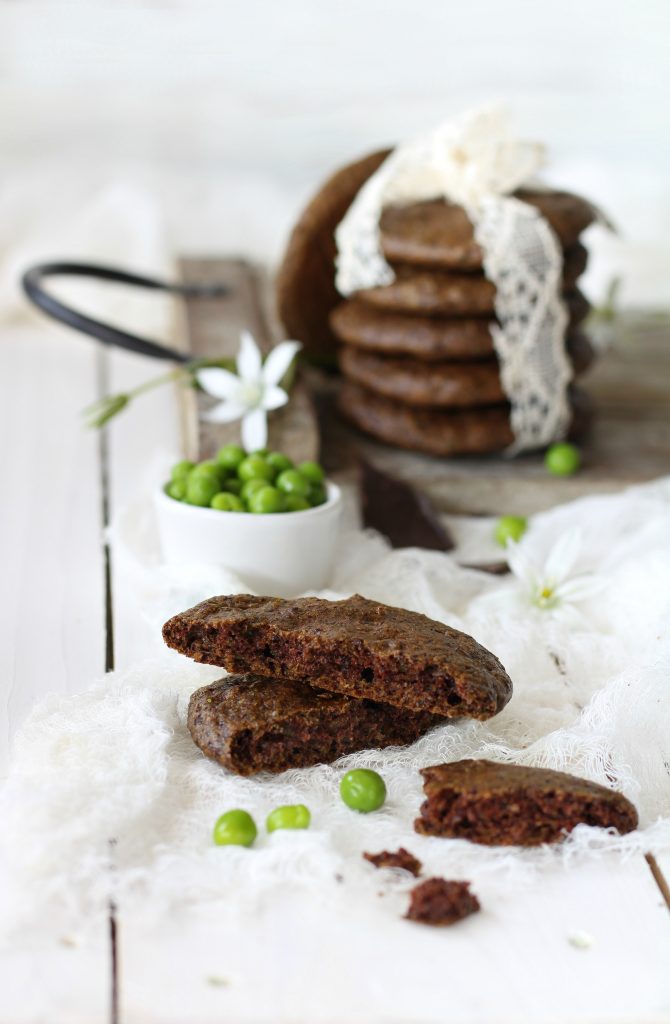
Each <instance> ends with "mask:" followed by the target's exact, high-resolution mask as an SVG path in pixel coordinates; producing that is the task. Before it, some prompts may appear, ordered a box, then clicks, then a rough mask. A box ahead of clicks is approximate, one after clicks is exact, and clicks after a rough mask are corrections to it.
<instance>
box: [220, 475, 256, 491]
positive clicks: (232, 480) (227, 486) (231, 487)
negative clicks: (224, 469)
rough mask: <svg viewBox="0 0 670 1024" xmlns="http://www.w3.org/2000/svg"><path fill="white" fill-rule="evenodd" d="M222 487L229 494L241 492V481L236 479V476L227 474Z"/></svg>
mask: <svg viewBox="0 0 670 1024" xmlns="http://www.w3.org/2000/svg"><path fill="white" fill-rule="evenodd" d="M263 482H265V481H263ZM223 489H224V491H228V492H229V493H230V494H241V492H242V481H241V480H238V479H237V477H236V476H229V477H228V479H227V480H224V481H223Z"/></svg>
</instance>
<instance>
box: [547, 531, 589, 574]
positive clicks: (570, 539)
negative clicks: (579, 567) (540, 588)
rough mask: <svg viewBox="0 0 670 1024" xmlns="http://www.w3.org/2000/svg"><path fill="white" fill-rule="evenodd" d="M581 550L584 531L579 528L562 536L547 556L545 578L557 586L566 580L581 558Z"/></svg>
mask: <svg viewBox="0 0 670 1024" xmlns="http://www.w3.org/2000/svg"><path fill="white" fill-rule="evenodd" d="M581 549H582V531H581V530H580V529H579V527H575V528H574V529H572V530H568V531H567V532H566V533H563V534H561V536H560V537H559V538H558V540H557V541H556V543H555V544H554V546H553V548H552V549H551V551H550V552H549V554H548V555H547V561H546V562H545V565H544V570H543V577H544V578H545V579H547V580H549V581H551V582H552V583H555V584H556V583H561V582H562V581H563V580H566V579H567V578H568V577H569V576H570V573H571V572H572V569H573V567H574V564H575V562H576V561H577V559H578V558H579V553H580V551H581Z"/></svg>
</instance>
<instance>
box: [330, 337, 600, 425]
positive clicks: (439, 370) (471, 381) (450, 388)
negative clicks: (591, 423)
mask: <svg viewBox="0 0 670 1024" xmlns="http://www.w3.org/2000/svg"><path fill="white" fill-rule="evenodd" d="M574 347H575V349H576V356H577V359H578V363H579V372H580V373H581V372H583V370H584V369H585V368H586V367H587V366H589V365H590V362H591V358H592V355H593V352H592V349H591V346H590V345H589V342H588V340H587V339H586V338H584V337H583V336H582V337H581V338H578V339H577V341H576V342H575V346H574ZM568 351H569V354H570V345H568ZM339 363H340V369H341V370H342V373H343V374H344V375H345V377H348V378H349V379H350V380H353V381H356V382H358V383H359V384H362V385H363V387H365V388H368V389H369V390H370V391H373V392H374V393H375V394H378V395H386V396H387V397H388V398H394V399H397V400H398V401H399V402H406V403H407V404H408V405H420V406H428V407H434V408H437V409H440V408H441V409H449V408H470V407H472V406H477V405H496V404H500V403H502V402H506V401H507V396H506V394H505V392H504V390H503V386H502V382H501V380H500V368H499V366H498V362H497V360H495V359H486V360H480V361H479V362H472V363H466V362H463V361H460V362H440V363H427V362H425V361H424V360H420V359H411V358H408V359H393V358H389V357H388V356H383V355H377V354H376V353H374V352H365V351H364V350H363V349H358V348H355V347H353V346H348V345H346V346H344V347H343V348H342V349H341V350H340V353H339ZM573 372H577V367H575V365H574V362H573Z"/></svg>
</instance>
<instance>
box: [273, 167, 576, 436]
mask: <svg viewBox="0 0 670 1024" xmlns="http://www.w3.org/2000/svg"><path fill="white" fill-rule="evenodd" d="M388 155H389V154H388V152H382V153H376V154H373V155H372V156H370V157H366V158H365V159H364V160H361V161H359V162H358V163H356V164H352V165H350V166H349V167H346V168H344V169H343V170H342V171H340V172H339V173H338V174H336V175H335V176H334V177H333V178H331V179H330V181H328V182H327V183H326V184H325V186H324V187H323V188H322V190H321V191H320V192H319V193H318V194H317V195H316V196H315V198H314V199H313V200H312V202H311V204H310V205H309V207H308V208H307V209H306V210H305V212H304V214H303V216H302V217H301V219H300V221H299V223H298V225H297V226H296V229H295V231H294V233H293V236H292V238H291V241H290V243H289V247H288V250H287V253H286V256H285V259H284V263H283V265H282V268H281V270H280V275H279V278H278V301H279V309H280V314H281V316H282V319H283V321H284V324H285V327H286V329H287V331H288V332H289V335H290V336H291V337H298V338H300V339H301V340H302V341H303V343H304V346H305V349H306V351H307V352H312V353H314V354H316V355H318V356H320V357H323V356H325V355H327V354H328V353H332V352H333V351H334V350H335V349H337V354H338V361H339V366H340V369H341V371H342V374H343V377H344V381H343V384H342V387H341V389H340V394H339V407H340V410H341V412H342V413H343V415H344V416H345V417H346V418H347V419H348V420H349V421H350V422H352V423H353V424H354V425H355V426H357V427H358V428H359V429H360V430H362V431H364V432H366V433H368V434H371V435H373V436H375V437H377V438H378V439H380V440H382V441H385V442H387V443H389V444H393V445H397V446H399V447H404V448H409V449H414V450H417V451H423V452H428V453H430V454H433V455H442V456H451V455H461V454H478V453H485V452H494V451H499V450H502V449H504V448H507V447H508V446H509V445H511V444H512V443H513V442H514V441H515V436H514V433H513V430H512V426H511V423H510V406H509V402H508V396H507V394H506V393H505V390H504V388H503V385H502V382H501V376H500V367H499V363H498V359H497V357H496V353H495V348H494V337H493V330H492V329H493V328H494V327H495V326H496V324H497V320H496V312H495V307H496V287H495V285H494V284H493V282H492V281H490V280H488V279H487V277H486V276H485V273H484V269H483V265H484V258H485V256H484V252H483V250H482V248H481V246H480V245H479V244H478V243H477V241H476V240H475V231H474V227H473V224H472V222H471V220H470V219H469V217H468V214H467V213H466V211H465V209H464V208H463V207H462V206H459V205H457V204H455V203H451V202H448V201H446V200H444V199H433V200H427V201H422V202H414V203H408V204H402V205H400V204H396V205H393V204H391V205H388V206H386V207H385V208H384V209H383V212H382V215H381V219H380V221H379V236H380V244H381V252H382V254H383V257H384V259H385V260H386V261H387V262H388V264H389V265H390V267H391V268H392V270H393V273H394V275H395V280H393V281H392V282H391V283H389V284H385V285H381V286H378V287H371V288H364V289H361V290H358V291H356V292H354V293H353V294H350V295H349V296H348V297H347V298H344V299H343V297H342V296H341V295H339V294H338V292H337V290H336V287H335V263H336V247H335V241H334V234H335V231H336V229H337V225H338V223H339V221H340V220H341V219H342V218H343V217H344V215H345V214H346V212H347V210H348V209H349V207H350V206H351V204H352V202H353V201H354V199H355V198H356V196H357V194H358V192H359V191H360V189H361V187H362V186H363V185H364V184H365V182H366V181H367V180H368V179H369V178H370V176H371V175H373V174H374V173H375V172H376V171H377V170H379V168H380V166H381V165H382V163H383V162H384V160H385V159H386V157H387V156H388ZM515 197H516V198H518V199H520V200H521V201H522V202H524V203H526V204H529V205H530V206H532V207H534V208H535V209H536V210H537V211H538V212H539V213H540V214H541V216H542V217H543V218H544V220H545V221H546V223H547V224H548V225H549V227H550V228H551V229H552V231H553V232H554V234H555V236H556V239H557V241H558V243H559V245H560V248H561V251H562V253H563V275H562V277H563V280H562V297H563V301H564V304H565V308H566V312H567V325H566V327H565V331H564V335H563V344H564V347H565V351H566V353H567V356H568V359H569V361H570V364H571V367H572V374H573V379H574V378H577V377H579V376H580V375H581V374H582V373H584V372H585V371H586V370H587V369H588V368H589V366H590V365H591V363H592V361H593V358H594V351H593V348H592V347H591V344H590V343H589V340H588V337H587V336H586V334H585V333H584V331H583V329H582V326H583V321H584V320H585V318H586V316H587V314H588V312H589V309H590V307H589V303H588V302H587V300H586V299H585V297H584V295H583V294H582V293H581V292H580V291H579V288H578V280H579V278H580V276H581V275H582V273H583V272H584V270H585V268H586V263H587V252H586V249H585V248H584V246H583V245H582V243H581V241H580V237H581V235H582V233H583V232H584V230H585V229H586V228H587V227H588V226H589V225H590V224H591V223H593V221H594V220H595V218H596V211H595V209H594V207H593V206H592V205H591V204H590V203H589V202H588V201H587V200H585V199H582V198H580V197H579V196H576V195H572V194H569V193H567V192H557V191H542V192H539V191H538V192H533V191H528V190H523V189H520V190H518V191H517V192H516V193H515ZM307 293H309V299H308V301H305V300H306V298H307ZM519 300H520V302H523V301H524V297H523V296H520V297H519ZM529 315H530V314H529ZM569 397H570V406H571V410H572V424H571V427H570V433H571V435H572V436H578V435H579V434H580V433H581V432H582V431H583V430H584V429H585V427H586V426H587V425H588V420H589V402H588V399H587V396H586V395H585V394H584V392H583V391H581V390H580V389H579V388H577V387H575V386H574V383H573V384H571V386H570V393H569Z"/></svg>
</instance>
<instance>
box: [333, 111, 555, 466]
mask: <svg viewBox="0 0 670 1024" xmlns="http://www.w3.org/2000/svg"><path fill="white" fill-rule="evenodd" d="M543 156H544V151H543V148H542V146H540V145H538V144H535V143H528V142H521V141H519V140H517V139H515V138H514V136H513V134H512V131H511V126H510V122H509V118H508V117H507V115H506V113H505V111H504V110H502V109H501V108H499V107H493V108H486V109H484V110H479V111H475V112H472V113H468V114H465V115H463V116H462V117H460V118H458V119H455V120H453V121H448V122H445V123H444V124H442V125H440V126H439V128H437V129H436V130H435V131H433V132H431V133H430V134H428V135H425V136H421V137H420V138H418V139H415V140H413V141H411V142H409V143H405V144H403V145H401V146H399V147H398V148H397V149H395V150H394V151H393V153H391V155H390V156H389V157H388V158H387V159H386V160H385V161H384V163H383V164H382V165H381V167H380V168H379V169H378V170H377V171H376V172H375V174H373V175H372V177H371V178H369V179H368V181H367V182H366V183H365V184H364V185H363V187H362V188H361V190H360V191H359V193H358V195H357V196H356V198H355V200H354V202H353V203H352V204H351V206H350V208H349V210H348V211H347V213H346V215H345V217H344V219H343V220H342V222H341V223H340V224H339V225H338V228H337V230H336V232H335V240H336V243H337V275H336V282H335V283H336V286H337V289H338V291H339V292H340V293H341V294H342V295H345V296H347V295H351V294H352V293H353V292H356V291H359V290H361V289H364V288H376V287H379V286H382V285H387V284H390V283H391V282H392V281H393V280H394V279H395V275H394V273H393V269H392V268H391V267H390V266H389V264H388V263H387V262H386V260H385V259H384V256H383V253H382V246H381V234H380V228H379V221H380V217H381V213H382V209H383V207H384V206H387V205H390V204H403V203H416V202H420V201H422V200H427V199H436V198H443V199H446V200H448V201H450V202H453V203H459V204H460V205H461V206H463V207H464V208H465V210H466V212H467V214H468V217H469V218H470V220H471V221H472V224H473V226H474V234H475V238H476V240H477V242H478V243H479V245H480V246H481V247H482V249H483V250H484V254H485V257H484V271H485V273H486V276H487V277H488V278H489V279H490V280H491V281H492V282H493V283H494V284H495V286H496V300H495V311H496V316H497V318H498V321H499V326H498V327H497V328H496V329H495V332H494V335H493V343H494V346H495V350H496V354H497V356H498V359H499V362H500V367H501V380H502V384H503V388H504V390H505V393H506V395H507V397H508V398H509V401H510V404H511V425H512V431H513V433H514V438H515V440H514V443H513V445H512V446H511V447H510V449H509V453H510V454H513V453H515V452H520V451H524V450H526V449H532V448H538V447H541V446H543V445H546V444H548V443H550V442H551V441H555V440H558V439H560V438H562V437H564V436H565V434H566V431H567V428H568V426H569V423H570V404H569V399H568V384H569V383H570V380H571V378H572V367H571V365H570V361H569V359H568V357H567V353H566V350H565V328H566V324H567V319H568V318H567V312H566V309H565V305H564V303H563V300H562V298H561V291H562V284H561V282H562V275H563V253H562V250H561V246H560V244H559V241H558V239H557V238H556V235H555V234H554V232H553V230H552V228H551V227H550V226H549V224H548V223H547V222H546V220H545V219H544V218H543V217H542V216H541V215H540V214H539V213H538V211H537V210H536V209H534V208H533V207H530V206H529V205H528V204H526V203H522V202H520V201H519V200H517V199H514V198H513V197H512V196H511V195H510V193H511V192H514V191H515V190H516V189H517V188H519V187H520V186H522V185H524V186H526V187H528V183H529V181H530V179H532V177H533V175H534V174H535V172H536V171H537V170H538V168H539V167H540V165H541V164H542V162H543Z"/></svg>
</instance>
